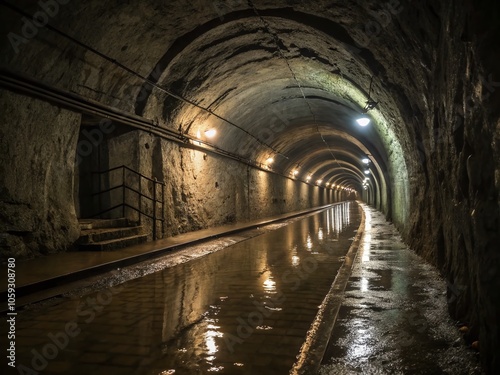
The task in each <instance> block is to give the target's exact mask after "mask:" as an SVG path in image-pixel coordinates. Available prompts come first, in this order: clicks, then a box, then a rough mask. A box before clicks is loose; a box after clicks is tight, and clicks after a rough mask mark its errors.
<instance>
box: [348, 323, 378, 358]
mask: <svg viewBox="0 0 500 375" xmlns="http://www.w3.org/2000/svg"><path fill="white" fill-rule="evenodd" d="M348 345H349V348H348V350H347V352H348V357H350V359H351V360H352V359H357V358H363V357H364V358H368V357H369V356H370V355H371V354H372V352H373V350H374V345H373V338H372V335H371V333H370V331H369V330H368V329H364V328H358V329H356V330H355V332H354V339H353V340H352V341H349V343H348Z"/></svg>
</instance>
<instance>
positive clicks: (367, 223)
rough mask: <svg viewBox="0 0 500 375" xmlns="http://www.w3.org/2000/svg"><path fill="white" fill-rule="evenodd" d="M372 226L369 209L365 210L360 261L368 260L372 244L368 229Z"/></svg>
mask: <svg viewBox="0 0 500 375" xmlns="http://www.w3.org/2000/svg"><path fill="white" fill-rule="evenodd" d="M371 228H372V215H371V213H370V212H369V211H366V212H365V235H364V237H363V256H362V257H361V261H363V262H368V261H369V260H370V247H371V244H372V235H371V234H370V229H371Z"/></svg>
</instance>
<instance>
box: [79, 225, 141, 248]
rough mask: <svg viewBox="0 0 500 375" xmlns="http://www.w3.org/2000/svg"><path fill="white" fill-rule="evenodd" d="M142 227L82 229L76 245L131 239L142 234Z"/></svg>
mask: <svg viewBox="0 0 500 375" xmlns="http://www.w3.org/2000/svg"><path fill="white" fill-rule="evenodd" d="M142 230H143V227H142V226H137V227H121V228H100V229H84V230H82V231H81V234H80V238H79V239H78V244H80V245H85V244H88V243H93V242H102V241H108V240H114V239H117V238H124V237H131V236H136V235H138V234H142Z"/></svg>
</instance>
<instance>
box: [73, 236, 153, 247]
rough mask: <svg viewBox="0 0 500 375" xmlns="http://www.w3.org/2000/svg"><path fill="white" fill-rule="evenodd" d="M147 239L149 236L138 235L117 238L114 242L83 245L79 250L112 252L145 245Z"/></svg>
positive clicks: (107, 241) (106, 241)
mask: <svg viewBox="0 0 500 375" xmlns="http://www.w3.org/2000/svg"><path fill="white" fill-rule="evenodd" d="M147 238H148V235H147V234H138V235H134V236H129V237H123V238H115V239H112V240H105V241H99V242H92V243H87V244H82V245H80V246H79V248H80V250H85V251H112V250H117V249H121V248H123V247H127V246H133V245H138V244H140V243H144V242H146V241H147Z"/></svg>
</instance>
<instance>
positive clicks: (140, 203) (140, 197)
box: [137, 174, 142, 225]
mask: <svg viewBox="0 0 500 375" xmlns="http://www.w3.org/2000/svg"><path fill="white" fill-rule="evenodd" d="M137 176H139V225H141V224H142V216H141V215H142V183H141V182H142V176H141V175H140V174H138V175H137Z"/></svg>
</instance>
